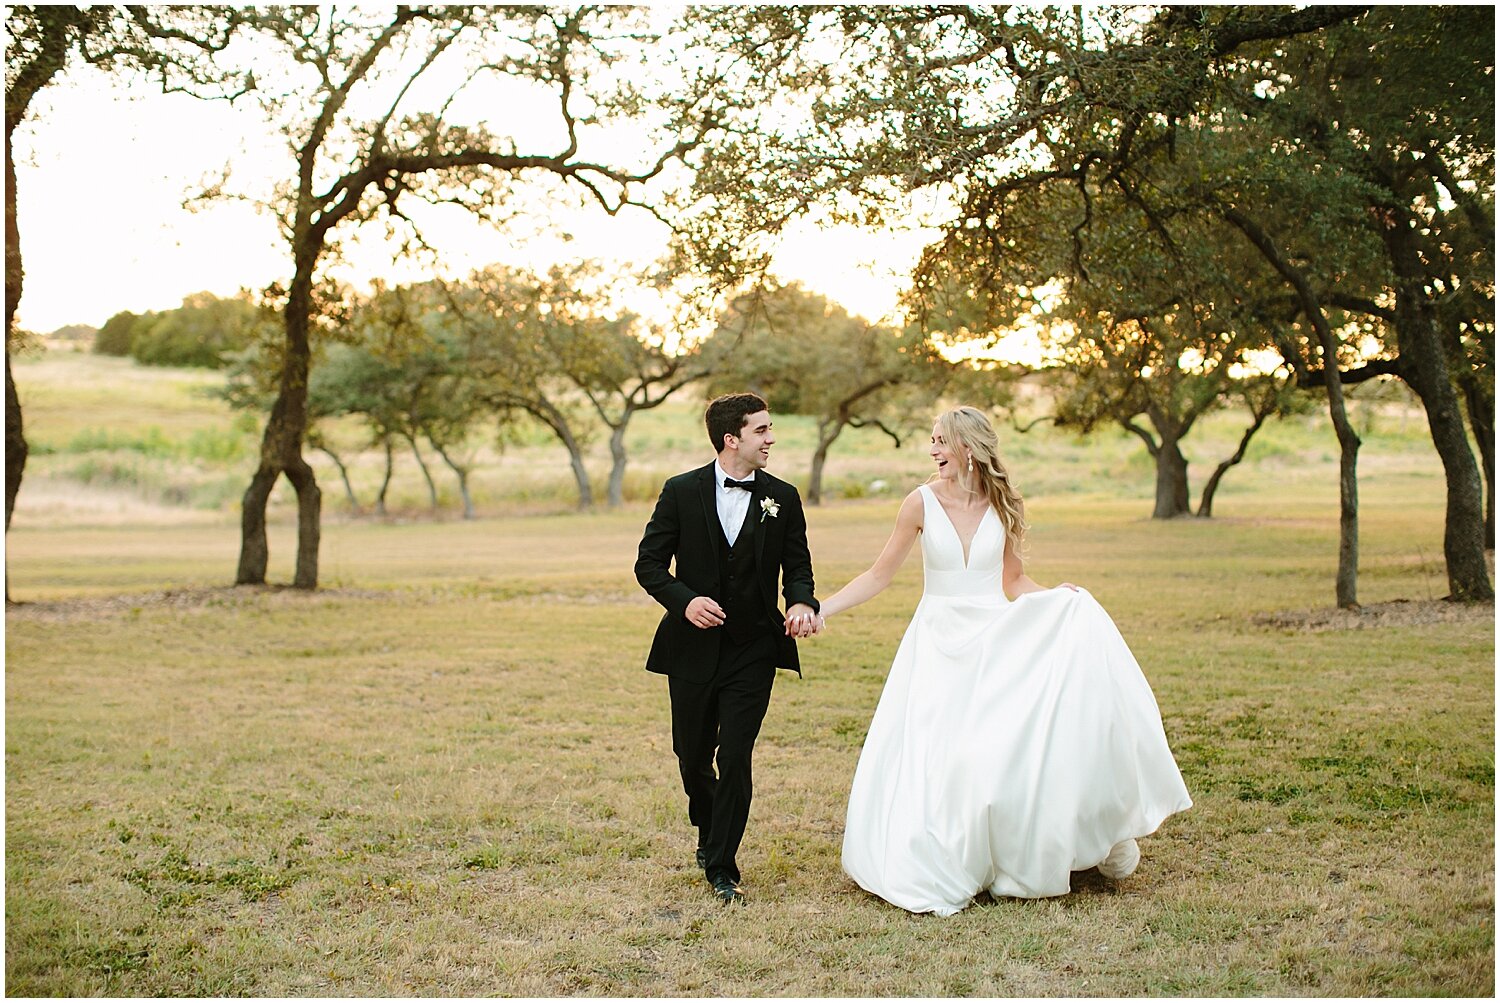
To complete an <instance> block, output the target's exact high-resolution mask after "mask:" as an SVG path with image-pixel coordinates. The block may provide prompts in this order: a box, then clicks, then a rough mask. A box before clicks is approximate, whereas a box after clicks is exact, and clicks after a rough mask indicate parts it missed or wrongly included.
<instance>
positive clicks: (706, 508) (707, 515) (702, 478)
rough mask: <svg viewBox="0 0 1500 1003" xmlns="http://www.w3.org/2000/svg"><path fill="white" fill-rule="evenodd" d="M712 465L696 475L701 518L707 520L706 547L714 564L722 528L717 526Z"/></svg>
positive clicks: (716, 504) (717, 502)
mask: <svg viewBox="0 0 1500 1003" xmlns="http://www.w3.org/2000/svg"><path fill="white" fill-rule="evenodd" d="M717 487H718V485H717V484H715V483H714V465H713V463H712V462H710V463H709V464H708V466H706V467H704V468H703V471H702V473H700V474H699V475H698V494H699V495H700V496H702V498H703V518H704V519H706V520H707V521H708V548H709V550H711V551H712V552H713V553H712V555H711V559H712V561H713V563H714V564H718V563H719V537H720V536H721V535H722V534H723V530H722V529H721V528H720V527H719V500H718V495H717V494H715V490H714V489H715V488H717Z"/></svg>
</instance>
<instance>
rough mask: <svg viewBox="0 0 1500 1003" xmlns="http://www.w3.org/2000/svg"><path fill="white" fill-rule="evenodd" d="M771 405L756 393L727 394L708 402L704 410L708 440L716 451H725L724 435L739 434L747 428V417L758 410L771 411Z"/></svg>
mask: <svg viewBox="0 0 1500 1003" xmlns="http://www.w3.org/2000/svg"><path fill="white" fill-rule="evenodd" d="M769 410H770V407H769V406H768V405H767V404H766V402H765V401H763V400H761V399H760V397H758V396H756V395H755V394H725V395H724V396H722V397H715V398H714V399H713V400H711V401H709V402H708V410H707V411H704V412H703V423H704V424H705V425H707V426H708V441H709V442H711V443H713V446H714V452H715V453H722V452H723V451H724V436H726V435H733V436H738V435H739V434H740V432H742V431H744V429H745V418H746V417H747V416H748V415H752V414H754V413H755V412H757V411H769Z"/></svg>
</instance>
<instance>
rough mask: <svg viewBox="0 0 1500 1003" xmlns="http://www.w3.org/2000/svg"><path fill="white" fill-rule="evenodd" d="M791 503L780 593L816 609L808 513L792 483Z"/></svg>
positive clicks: (783, 545)
mask: <svg viewBox="0 0 1500 1003" xmlns="http://www.w3.org/2000/svg"><path fill="white" fill-rule="evenodd" d="M787 490H789V491H791V493H792V503H791V504H790V505H788V506H787V515H788V519H787V524H786V539H785V541H784V542H783V543H782V546H781V595H782V598H784V599H785V600H786V604H787V605H788V606H794V605H796V604H797V603H799V602H800V603H806V604H807V605H809V606H811V607H812V608H813V610H814V611H815V612H816V611H817V609H818V600H817V599H816V598H814V597H813V567H812V551H810V550H808V548H807V517H806V516H805V515H804V514H803V512H802V498H801V496H800V495H798V494H797V489H796V488H794V487H792V486H791V485H788V486H787Z"/></svg>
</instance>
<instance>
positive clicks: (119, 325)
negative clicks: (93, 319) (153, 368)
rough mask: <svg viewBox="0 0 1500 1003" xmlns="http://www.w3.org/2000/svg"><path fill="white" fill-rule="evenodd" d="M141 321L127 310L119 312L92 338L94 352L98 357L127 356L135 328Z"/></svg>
mask: <svg viewBox="0 0 1500 1003" xmlns="http://www.w3.org/2000/svg"><path fill="white" fill-rule="evenodd" d="M142 319H143V318H142V317H140V316H139V315H138V314H134V313H131V312H130V311H129V310H121V311H120V312H119V313H117V314H115V315H114V316H112V317H110V318H109V320H106V321H105V322H104V326H103V327H101V328H100V329H99V333H98V334H97V335H95V336H94V351H95V352H97V353H99V354H100V355H120V356H125V355H129V354H130V346H131V343H132V342H134V341H135V331H136V327H137V325H138V324H140V322H141V321H142Z"/></svg>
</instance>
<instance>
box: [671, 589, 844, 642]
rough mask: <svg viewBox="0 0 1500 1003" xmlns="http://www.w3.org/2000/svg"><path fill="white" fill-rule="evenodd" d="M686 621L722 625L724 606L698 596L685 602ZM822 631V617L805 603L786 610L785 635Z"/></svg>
mask: <svg viewBox="0 0 1500 1003" xmlns="http://www.w3.org/2000/svg"><path fill="white" fill-rule="evenodd" d="M682 615H683V616H684V617H685V618H686V619H687V622H688V623H690V624H692V625H693V626H694V627H697V628H699V629H700V630H708V629H710V628H712V627H722V626H723V625H724V607H722V606H720V605H719V604H718V603H716V602H714V601H713V600H712V599H710V598H709V597H708V596H698V597H697V598H695V599H694V600H693V601H692V602H690V603H688V604H687V609H686V610H684V611H683V614H682ZM822 632H823V618H822V617H821V616H819V615H818V614H816V613H814V612H813V609H812V607H811V606H809V605H807V604H806V603H797V604H796V605H794V606H791V607H789V608H788V609H787V611H786V635H787V637H812V636H813V635H814V634H821V633H822Z"/></svg>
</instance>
